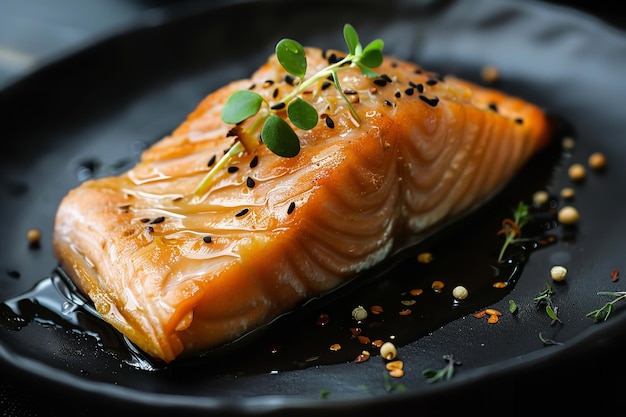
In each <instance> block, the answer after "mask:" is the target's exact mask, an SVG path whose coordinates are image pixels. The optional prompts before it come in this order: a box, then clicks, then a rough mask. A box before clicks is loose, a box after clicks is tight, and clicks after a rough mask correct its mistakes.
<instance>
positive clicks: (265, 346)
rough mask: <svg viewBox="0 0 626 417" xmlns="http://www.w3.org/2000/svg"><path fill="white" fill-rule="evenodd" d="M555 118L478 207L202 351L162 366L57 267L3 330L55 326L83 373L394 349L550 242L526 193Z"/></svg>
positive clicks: (244, 371) (314, 361)
mask: <svg viewBox="0 0 626 417" xmlns="http://www.w3.org/2000/svg"><path fill="white" fill-rule="evenodd" d="M555 123H556V124H557V125H558V126H560V127H561V129H559V131H558V132H557V133H556V135H557V137H556V138H555V139H556V140H555V141H554V146H552V147H551V148H550V149H549V150H548V151H547V152H545V153H543V154H542V155H540V156H539V157H537V158H535V159H534V160H532V161H531V162H530V163H529V164H528V165H527V166H526V168H525V169H524V170H522V171H521V172H520V174H519V175H518V176H517V177H516V178H515V179H514V180H513V181H512V182H511V183H510V184H509V186H508V187H507V188H506V189H505V190H503V192H501V193H500V194H499V195H498V196H497V197H496V198H495V199H494V200H492V201H491V202H490V203H489V204H487V205H486V206H485V207H483V208H481V209H480V210H479V211H477V212H475V213H472V214H470V215H469V216H468V217H466V218H464V219H460V220H458V221H457V222H455V223H454V224H452V225H450V226H448V227H446V228H445V229H443V230H441V231H440V232H438V233H437V234H435V235H433V236H432V237H430V238H428V239H426V240H425V241H422V242H420V243H419V244H416V245H415V246H414V247H411V248H408V249H407V250H405V251H403V252H402V253H400V254H398V255H397V256H396V257H394V258H393V259H391V260H389V261H387V262H385V263H384V264H383V265H380V266H378V267H376V268H373V269H372V270H369V271H367V272H366V273H363V274H361V275H360V276H359V277H357V279H356V280H354V281H352V282H351V283H349V284H348V285H346V286H345V287H343V288H340V289H338V290H337V291H333V292H332V293H329V294H326V295H324V296H322V297H320V298H318V299H315V300H310V301H309V302H307V303H306V304H304V305H302V306H301V307H299V308H298V309H296V310H295V311H294V312H292V313H289V314H286V315H284V316H282V317H280V318H279V319H277V320H275V321H274V322H273V323H271V324H270V325H267V326H264V327H262V328H259V329H257V330H256V331H254V332H252V333H250V334H248V335H246V336H244V337H242V338H241V339H240V340H237V341H235V342H233V343H231V344H228V345H226V346H223V347H221V348H220V349H217V350H215V351H211V352H207V353H205V354H203V355H201V356H200V357H189V358H179V359H177V360H176V361H174V362H173V363H170V364H168V365H165V364H163V363H160V362H155V361H153V360H152V359H150V358H149V357H147V356H146V355H145V354H143V353H142V352H141V351H140V350H139V349H137V348H136V347H135V346H134V345H133V344H132V343H130V342H129V341H128V340H127V339H126V338H125V337H124V336H123V335H121V334H120V333H119V332H117V331H116V330H115V329H113V328H112V327H111V326H109V325H108V324H107V323H105V322H104V321H102V320H101V319H100V318H99V316H98V315H97V313H95V311H94V310H93V308H92V306H91V304H90V303H89V302H88V301H87V300H85V299H84V298H83V297H82V296H81V295H80V294H79V293H78V292H77V291H76V289H75V287H74V286H73V284H72V283H71V281H70V280H69V279H67V278H66V276H65V274H64V273H63V271H60V270H58V269H56V268H54V267H53V268H52V270H51V274H50V276H49V277H46V278H44V279H42V280H41V281H39V282H38V283H37V284H36V285H35V286H34V287H33V288H32V289H31V290H30V291H28V292H26V293H24V294H21V295H19V296H17V297H14V298H12V299H10V300H6V301H4V303H2V304H0V334H2V335H3V337H15V335H16V334H17V333H19V332H25V331H28V332H29V337H31V338H32V337H38V335H37V333H41V338H42V340H49V339H50V332H53V333H55V334H60V335H61V336H60V337H61V338H62V339H63V340H64V343H60V345H63V346H67V345H70V346H80V349H82V350H88V351H89V353H86V354H83V358H82V359H80V358H79V359H77V361H78V362H79V363H80V365H79V368H80V372H82V373H89V372H98V371H97V370H96V369H93V370H90V364H89V362H90V361H89V357H91V356H95V357H96V359H94V360H95V362H96V363H98V364H99V363H100V362H99V359H98V358H102V357H106V358H107V361H109V363H117V364H118V366H127V367H131V368H137V369H141V370H146V371H153V372H156V371H158V372H163V373H168V372H170V371H172V372H177V371H179V370H181V371H183V372H184V370H185V369H187V368H189V367H193V368H194V369H198V368H200V369H205V370H206V371H207V372H211V373H212V374H213V375H220V376H225V377H228V376H243V375H251V374H259V373H272V372H282V371H288V370H295V369H303V368H308V367H313V366H320V365H329V364H337V363H348V362H354V361H357V360H358V359H357V358H359V356H360V355H361V354H362V352H363V351H368V352H369V353H370V354H371V356H376V355H378V353H379V351H378V346H379V345H378V344H377V341H392V342H393V343H394V344H395V345H396V346H397V347H398V348H400V347H402V346H404V345H407V344H410V343H411V342H414V341H416V340H418V339H420V338H421V337H423V336H425V335H428V334H429V333H431V332H433V331H435V330H436V329H438V328H440V327H442V326H445V325H446V324H447V323H450V322H451V321H453V320H456V319H458V318H461V317H464V316H467V315H469V314H472V313H475V312H477V311H480V310H482V309H484V308H486V307H488V306H490V305H492V304H494V303H496V302H497V301H499V300H501V299H502V298H503V297H505V296H506V295H507V294H508V293H509V292H510V291H511V290H512V289H513V288H514V286H515V284H516V283H517V282H518V280H519V279H521V278H522V273H523V269H524V265H525V262H526V260H527V259H528V257H529V256H532V252H533V251H535V250H540V249H541V248H542V247H544V246H545V245H548V244H551V243H554V241H555V240H556V237H554V236H553V235H551V231H553V230H554V229H555V228H556V227H561V226H559V225H558V224H557V221H556V211H557V205H558V200H557V198H556V197H555V196H552V197H551V198H550V199H549V201H548V202H547V203H545V204H543V205H541V206H536V205H533V203H532V195H533V193H534V192H536V191H538V190H546V189H549V184H550V181H551V179H552V176H553V173H554V170H555V169H556V168H558V167H559V164H560V163H562V159H563V153H562V150H561V148H560V143H559V140H558V138H560V137H564V136H566V135H569V132H567V130H566V129H565V128H564V126H565V125H564V124H563V123H562V122H561V121H556V120H555ZM90 166H91V168H94V167H96V165H95V164H92V165H90ZM124 166H126V164H124ZM82 172H84V171H82ZM520 201H522V202H524V203H526V204H527V205H528V206H529V209H530V211H531V213H532V215H533V221H532V222H531V223H529V224H528V225H526V226H525V227H524V228H523V230H522V232H523V235H524V237H526V238H528V240H527V241H526V242H524V243H521V244H516V245H514V246H511V247H510V248H509V250H508V251H507V253H506V257H505V259H504V260H503V261H502V262H498V260H497V258H498V254H499V252H500V249H501V248H502V244H503V242H504V237H503V236H502V235H498V234H497V232H498V230H500V228H501V222H502V220H503V219H504V218H509V217H512V214H513V210H514V208H515V207H516V206H517V205H518V203H519V202H520ZM424 252H428V253H430V254H432V256H433V260H432V262H429V263H424V262H420V261H418V259H417V258H418V255H419V254H420V253H424ZM434 281H441V282H443V284H444V287H443V288H442V289H441V290H434V289H433V288H432V283H433V282H434ZM496 283H504V284H505V285H504V286H502V285H500V286H499V285H497V284H496ZM494 284H496V285H494ZM458 285H462V286H464V287H466V288H467V289H468V291H469V296H468V297H467V298H465V299H463V300H456V299H455V298H454V297H453V296H452V290H453V289H454V287H456V286H458ZM359 306H362V307H363V308H364V309H365V310H366V311H367V312H368V315H367V317H366V318H365V319H363V320H361V321H357V320H355V319H354V318H353V316H352V311H353V309H354V308H356V307H359ZM373 310H377V311H376V313H374V312H373ZM30 333H35V334H30ZM55 337H56V336H55ZM85 358H87V359H85ZM225 358H236V360H225ZM113 366H114V365H113Z"/></svg>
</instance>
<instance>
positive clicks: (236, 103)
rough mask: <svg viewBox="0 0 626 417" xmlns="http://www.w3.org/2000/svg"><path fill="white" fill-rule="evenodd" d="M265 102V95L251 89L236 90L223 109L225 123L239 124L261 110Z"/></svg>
mask: <svg viewBox="0 0 626 417" xmlns="http://www.w3.org/2000/svg"><path fill="white" fill-rule="evenodd" d="M262 104H263V97H261V96H260V95H259V94H257V93H255V92H253V91H249V90H239V91H236V92H234V93H233V94H232V95H231V96H230V97H228V100H226V104H224V108H223V109H222V120H223V121H224V123H231V124H237V123H240V122H243V121H244V120H246V119H247V118H249V117H252V116H254V115H255V114H257V113H258V112H259V109H260V108H261V105H262Z"/></svg>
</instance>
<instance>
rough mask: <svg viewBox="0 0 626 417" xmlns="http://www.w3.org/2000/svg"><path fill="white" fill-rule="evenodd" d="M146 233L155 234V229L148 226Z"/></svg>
mask: <svg viewBox="0 0 626 417" xmlns="http://www.w3.org/2000/svg"><path fill="white" fill-rule="evenodd" d="M146 231H147V232H148V233H154V227H152V226H148V227H146Z"/></svg>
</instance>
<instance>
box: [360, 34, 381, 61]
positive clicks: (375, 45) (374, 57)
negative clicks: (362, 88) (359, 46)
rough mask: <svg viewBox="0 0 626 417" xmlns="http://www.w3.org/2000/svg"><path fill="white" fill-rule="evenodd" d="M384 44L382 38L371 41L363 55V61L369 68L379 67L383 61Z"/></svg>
mask: <svg viewBox="0 0 626 417" xmlns="http://www.w3.org/2000/svg"><path fill="white" fill-rule="evenodd" d="M383 46H384V43H383V41H382V40H380V39H376V40H374V41H372V42H370V43H369V44H368V45H367V46H366V47H365V49H363V55H362V56H361V63H362V64H363V65H365V66H366V67H368V68H376V67H379V66H380V64H382V63H383Z"/></svg>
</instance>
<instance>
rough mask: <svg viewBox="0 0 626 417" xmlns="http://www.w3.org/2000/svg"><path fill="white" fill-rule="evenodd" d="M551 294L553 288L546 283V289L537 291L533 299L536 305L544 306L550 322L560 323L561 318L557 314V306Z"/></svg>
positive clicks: (552, 293)
mask: <svg viewBox="0 0 626 417" xmlns="http://www.w3.org/2000/svg"><path fill="white" fill-rule="evenodd" d="M552 295H554V289H552V286H551V285H550V284H548V283H546V289H545V290H543V291H542V292H541V293H539V295H538V296H536V297H535V298H534V299H533V301H534V302H535V305H537V306H541V305H544V306H545V310H546V314H548V317H550V318H551V319H552V323H551V324H553V325H554V324H556V323H561V319H560V318H559V316H558V314H557V312H558V307H557V306H555V305H554V302H553V300H552Z"/></svg>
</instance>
